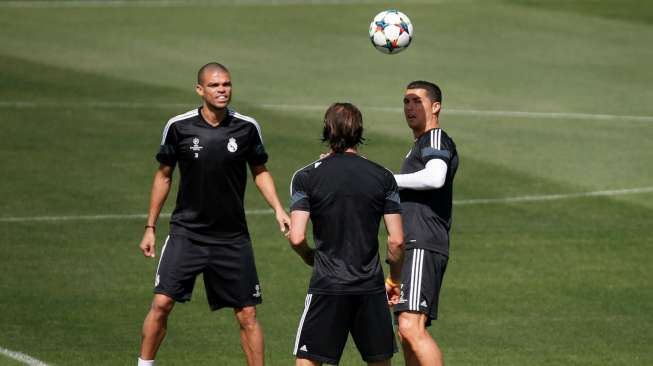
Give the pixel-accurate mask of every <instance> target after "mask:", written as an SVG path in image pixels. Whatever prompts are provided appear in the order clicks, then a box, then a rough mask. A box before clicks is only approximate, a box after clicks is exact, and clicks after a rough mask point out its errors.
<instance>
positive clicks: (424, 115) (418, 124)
mask: <svg viewBox="0 0 653 366" xmlns="http://www.w3.org/2000/svg"><path fill="white" fill-rule="evenodd" d="M439 111H440V103H439V102H431V98H429V94H428V92H427V91H426V90H424V89H406V93H405V94H404V117H405V118H406V123H408V127H410V128H411V129H413V130H415V129H418V130H420V129H423V128H424V126H426V123H427V122H428V121H429V120H430V119H431V118H432V117H433V115H434V114H436V113H437V112H439Z"/></svg>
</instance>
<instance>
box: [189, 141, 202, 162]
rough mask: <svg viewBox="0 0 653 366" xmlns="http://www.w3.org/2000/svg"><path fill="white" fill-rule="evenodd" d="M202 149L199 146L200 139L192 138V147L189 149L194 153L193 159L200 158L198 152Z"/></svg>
mask: <svg viewBox="0 0 653 366" xmlns="http://www.w3.org/2000/svg"><path fill="white" fill-rule="evenodd" d="M203 148H204V147H203V146H200V139H199V138H197V137H194V138H193V146H191V147H190V149H191V150H192V151H195V159H197V158H199V157H200V154H199V152H200V150H202V149H203Z"/></svg>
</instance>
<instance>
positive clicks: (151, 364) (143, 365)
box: [138, 357, 154, 366]
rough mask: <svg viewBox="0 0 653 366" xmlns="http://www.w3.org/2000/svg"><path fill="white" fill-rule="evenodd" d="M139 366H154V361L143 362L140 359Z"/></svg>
mask: <svg viewBox="0 0 653 366" xmlns="http://www.w3.org/2000/svg"><path fill="white" fill-rule="evenodd" d="M138 366H154V360H143V359H141V358H140V357H139V358H138Z"/></svg>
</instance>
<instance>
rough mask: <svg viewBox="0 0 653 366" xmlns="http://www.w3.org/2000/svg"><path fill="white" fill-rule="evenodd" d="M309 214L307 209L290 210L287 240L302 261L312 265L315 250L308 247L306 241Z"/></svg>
mask: <svg viewBox="0 0 653 366" xmlns="http://www.w3.org/2000/svg"><path fill="white" fill-rule="evenodd" d="M310 215H311V214H310V213H309V212H307V211H292V212H291V213H290V222H291V224H290V235H289V237H288V241H289V242H290V245H291V246H292V248H293V250H294V251H295V253H297V255H299V256H300V257H301V258H302V259H303V260H304V263H306V264H308V265H309V266H312V265H313V262H314V258H315V250H313V249H312V248H310V247H309V246H308V244H307V243H306V225H307V224H308V219H309V218H310Z"/></svg>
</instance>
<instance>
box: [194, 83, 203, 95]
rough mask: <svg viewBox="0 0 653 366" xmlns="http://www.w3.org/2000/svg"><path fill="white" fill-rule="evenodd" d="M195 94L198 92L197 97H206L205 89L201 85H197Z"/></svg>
mask: <svg viewBox="0 0 653 366" xmlns="http://www.w3.org/2000/svg"><path fill="white" fill-rule="evenodd" d="M195 92H196V93H197V95H199V96H200V97H203V96H204V88H203V87H202V86H201V85H200V84H197V85H195Z"/></svg>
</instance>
